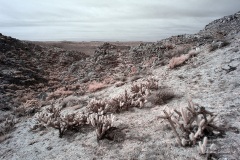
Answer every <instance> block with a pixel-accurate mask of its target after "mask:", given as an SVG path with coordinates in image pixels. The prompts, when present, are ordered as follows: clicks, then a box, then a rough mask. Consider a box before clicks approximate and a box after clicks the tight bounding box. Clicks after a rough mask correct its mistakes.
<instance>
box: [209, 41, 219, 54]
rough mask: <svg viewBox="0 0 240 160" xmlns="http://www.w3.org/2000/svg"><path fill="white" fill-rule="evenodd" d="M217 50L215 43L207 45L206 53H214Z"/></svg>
mask: <svg viewBox="0 0 240 160" xmlns="http://www.w3.org/2000/svg"><path fill="white" fill-rule="evenodd" d="M217 49H218V44H216V43H214V44H211V45H209V47H208V51H209V52H213V51H215V50H217Z"/></svg>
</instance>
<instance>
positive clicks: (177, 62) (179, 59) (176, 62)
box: [168, 50, 199, 69]
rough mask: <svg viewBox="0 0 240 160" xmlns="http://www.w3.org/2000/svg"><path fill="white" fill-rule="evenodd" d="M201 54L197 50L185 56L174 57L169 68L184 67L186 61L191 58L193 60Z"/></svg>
mask: <svg viewBox="0 0 240 160" xmlns="http://www.w3.org/2000/svg"><path fill="white" fill-rule="evenodd" d="M198 53H199V51H196V50H190V51H189V52H188V53H187V54H183V55H181V56H180V57H173V58H172V59H171V60H170V61H169V64H168V66H169V68H170V69H173V68H175V67H177V66H180V65H182V64H183V63H184V62H185V61H187V60H188V59H189V58H191V57H192V56H196V55H197V54H198Z"/></svg>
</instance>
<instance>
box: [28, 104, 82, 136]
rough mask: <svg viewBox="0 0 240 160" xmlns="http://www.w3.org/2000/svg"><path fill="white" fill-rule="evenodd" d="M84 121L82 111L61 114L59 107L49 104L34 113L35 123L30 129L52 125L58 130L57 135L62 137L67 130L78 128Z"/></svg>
mask: <svg viewBox="0 0 240 160" xmlns="http://www.w3.org/2000/svg"><path fill="white" fill-rule="evenodd" d="M86 122H87V115H85V114H83V113H78V114H77V113H71V114H65V115H62V114H61V109H60V108H58V107H53V106H51V107H50V108H47V109H46V110H45V111H43V112H41V113H38V114H36V115H35V125H34V126H33V128H32V129H36V128H39V127H46V128H47V127H53V128H56V129H58V130H59V137H60V138H62V136H63V134H64V133H65V132H66V131H67V130H78V129H79V128H80V127H81V126H82V125H84V124H86Z"/></svg>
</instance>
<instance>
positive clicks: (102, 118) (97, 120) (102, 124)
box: [87, 113, 114, 140]
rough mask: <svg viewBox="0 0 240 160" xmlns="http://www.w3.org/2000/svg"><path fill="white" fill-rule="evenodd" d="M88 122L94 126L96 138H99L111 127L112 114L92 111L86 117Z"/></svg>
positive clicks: (112, 121)
mask: <svg viewBox="0 0 240 160" xmlns="http://www.w3.org/2000/svg"><path fill="white" fill-rule="evenodd" d="M87 121H88V123H89V124H91V125H92V126H93V127H95V128H96V130H95V131H96V135H97V140H101V139H102V138H103V137H104V135H105V133H106V131H107V130H109V129H110V128H111V127H113V123H114V116H113V115H112V114H111V115H102V113H98V114H97V113H93V114H90V115H89V117H88V120H87Z"/></svg>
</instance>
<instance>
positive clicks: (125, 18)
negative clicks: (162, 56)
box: [0, 0, 240, 41]
mask: <svg viewBox="0 0 240 160" xmlns="http://www.w3.org/2000/svg"><path fill="white" fill-rule="evenodd" d="M239 6H240V1H239V0H229V1H226V0H201V1H199V0H184V1H183V0H182V1H180V0H171V1H167V0H161V1H159V0H151V1H149V0H114V1H113V0H102V1H99V0H88V1H79V0H68V1H64V0H51V1H49V0H41V1H32V0H22V1H19V0H11V1H3V2H1V6H0V32H2V33H3V34H7V35H10V36H13V37H16V38H19V39H26V40H113V41H117V40H129V41H130V40H143V41H144V40H146V41H156V40H160V39H162V38H166V37H169V36H172V35H175V34H184V33H195V32H197V31H198V30H200V29H202V28H203V27H204V25H206V24H207V23H209V22H211V21H212V20H214V19H216V18H220V17H222V16H224V15H228V14H233V13H234V12H237V11H238V9H239Z"/></svg>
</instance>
